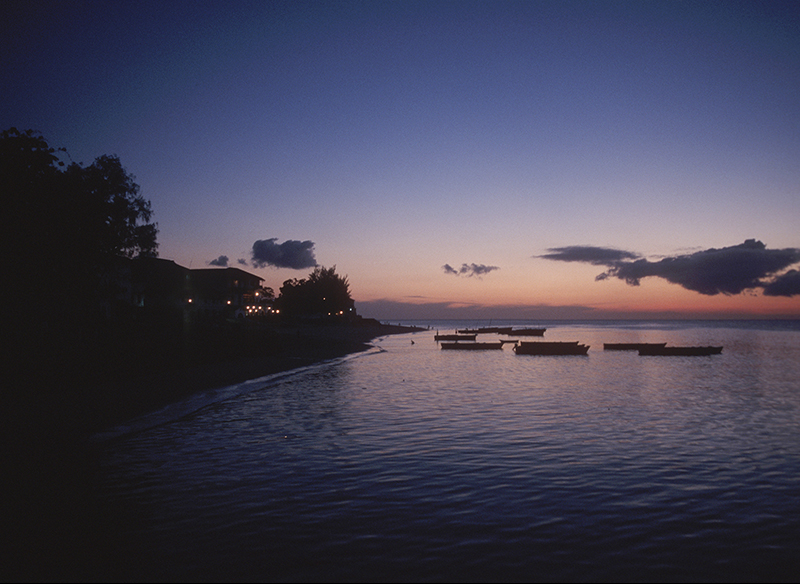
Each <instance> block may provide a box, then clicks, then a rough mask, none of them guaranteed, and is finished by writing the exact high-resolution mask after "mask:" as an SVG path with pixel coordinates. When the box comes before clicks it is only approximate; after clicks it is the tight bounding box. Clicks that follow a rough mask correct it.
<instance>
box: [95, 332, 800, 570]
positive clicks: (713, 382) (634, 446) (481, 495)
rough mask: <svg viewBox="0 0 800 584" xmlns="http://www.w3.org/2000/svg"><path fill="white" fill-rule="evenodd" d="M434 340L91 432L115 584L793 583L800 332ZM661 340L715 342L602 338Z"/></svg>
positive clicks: (397, 345)
mask: <svg viewBox="0 0 800 584" xmlns="http://www.w3.org/2000/svg"><path fill="white" fill-rule="evenodd" d="M532 324H533V325H535V324H537V323H532ZM453 328H455V327H453ZM435 329H436V327H435V326H432V328H431V330H430V331H428V332H422V333H415V334H413V335H400V336H393V337H388V338H384V339H381V340H380V341H379V342H378V343H377V344H378V345H379V346H380V349H381V350H374V351H370V352H368V353H366V354H362V355H360V356H358V357H356V358H351V359H347V360H343V361H341V362H336V363H334V364H327V365H324V366H320V367H316V368H309V369H307V370H304V371H303V372H300V373H299V374H294V375H287V376H277V377H275V378H270V379H267V380H265V381H263V383H260V384H251V385H250V386H247V387H246V388H244V389H243V388H241V387H239V388H238V389H237V390H236V391H231V392H229V393H227V394H225V393H220V394H218V395H217V396H216V397H215V398H214V399H209V400H208V403H207V405H206V406H205V407H203V408H200V409H197V408H193V410H194V411H193V413H191V414H190V415H185V416H182V417H176V418H174V419H172V420H171V421H168V422H165V421H164V420H163V419H161V420H159V425H155V426H154V427H150V428H149V429H145V430H143V431H140V432H138V433H131V434H127V435H124V436H122V437H121V438H118V439H115V440H111V441H108V442H106V443H103V444H101V445H100V446H99V447H98V448H99V452H98V457H99V467H100V472H99V473H98V476H97V480H96V487H97V493H98V496H99V498H100V500H101V501H102V504H103V506H104V509H105V510H107V512H108V514H109V515H108V518H109V522H113V523H114V531H115V533H116V537H117V538H118V542H117V545H118V549H119V550H120V555H119V559H118V561H117V569H118V573H117V574H116V575H117V576H121V577H126V578H133V579H148V578H149V579H153V578H155V579H179V580H189V579H191V580H206V581H210V580H214V581H216V580H226V581H234V580H235V581H240V580H262V581H264V580H267V581H268V580H283V581H286V580H291V581H302V580H310V581H331V580H359V581H376V580H378V581H387V580H389V581H398V580H400V581H406V580H416V581H420V580H425V581H463V580H502V581H510V580H526V581H531V580H547V581H553V580H559V581H587V580H588V581H598V580H615V581H616V580H627V581H630V580H664V579H667V580H690V581H720V580H736V581H741V580H765V579H767V580H775V579H782V578H785V579H787V580H788V579H792V580H794V577H795V576H796V574H797V572H796V568H797V567H798V564H797V560H796V559H795V558H796V557H797V551H798V550H797V542H798V541H800V539H798V536H800V483H798V479H797V477H798V476H800V423H799V422H800V395H798V385H797V380H798V379H800V344H798V340H800V333H798V332H796V331H775V330H754V329H748V328H730V327H718V326H714V327H708V326H702V327H688V328H687V327H683V328H681V327H677V326H673V327H647V326H637V327H627V328H622V327H608V326H605V327H604V326H594V325H591V324H586V325H580V326H577V325H566V324H565V325H559V326H556V327H552V328H549V329H548V331H547V337H548V339H549V340H580V341H581V342H582V343H587V344H589V345H591V349H590V352H589V355H588V357H574V356H570V357H537V356H523V355H520V356H518V355H515V354H514V353H513V351H511V348H510V347H506V348H504V349H503V350H502V351H467V352H461V351H441V350H440V348H439V346H438V345H437V344H436V343H435V342H434V340H433V334H434V331H435ZM448 332H449V331H448ZM412 339H413V340H414V343H413V344H412V343H411V340H412ZM663 341H667V342H669V343H670V344H704V345H706V344H719V345H724V346H725V349H724V351H723V354H722V355H718V356H714V357H703V358H692V357H670V358H658V357H639V356H638V355H637V354H636V353H627V352H622V353H620V352H604V351H602V344H603V342H663Z"/></svg>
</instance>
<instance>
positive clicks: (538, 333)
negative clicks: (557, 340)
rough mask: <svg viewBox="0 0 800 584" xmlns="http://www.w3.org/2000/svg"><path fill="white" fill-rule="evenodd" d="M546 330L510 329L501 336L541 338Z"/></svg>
mask: <svg viewBox="0 0 800 584" xmlns="http://www.w3.org/2000/svg"><path fill="white" fill-rule="evenodd" d="M546 330H547V329H543V328H524V329H511V332H509V333H503V334H506V335H511V336H516V337H543V336H544V331H546Z"/></svg>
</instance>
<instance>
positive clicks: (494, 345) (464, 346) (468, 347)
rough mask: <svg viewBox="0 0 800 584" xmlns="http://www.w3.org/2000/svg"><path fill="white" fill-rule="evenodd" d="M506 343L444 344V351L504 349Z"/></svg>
mask: <svg viewBox="0 0 800 584" xmlns="http://www.w3.org/2000/svg"><path fill="white" fill-rule="evenodd" d="M503 344H504V341H498V342H496V343H459V342H453V343H442V349H451V350H453V349H454V350H460V351H482V350H486V349H502V348H503Z"/></svg>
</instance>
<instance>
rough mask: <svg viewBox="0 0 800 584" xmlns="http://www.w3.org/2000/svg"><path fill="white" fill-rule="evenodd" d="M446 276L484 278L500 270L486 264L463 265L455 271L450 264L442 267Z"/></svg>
mask: <svg viewBox="0 0 800 584" xmlns="http://www.w3.org/2000/svg"><path fill="white" fill-rule="evenodd" d="M442 269H443V270H444V273H445V274H452V275H454V276H468V277H471V276H483V275H485V274H488V273H489V272H493V271H494V270H499V269H500V268H498V267H497V266H487V265H484V264H461V267H460V268H459V269H455V268H454V267H453V266H451V265H450V264H445V265H443V266H442Z"/></svg>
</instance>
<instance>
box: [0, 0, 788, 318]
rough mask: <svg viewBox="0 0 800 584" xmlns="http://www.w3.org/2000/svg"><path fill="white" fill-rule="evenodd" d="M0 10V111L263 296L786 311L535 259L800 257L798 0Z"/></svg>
mask: <svg viewBox="0 0 800 584" xmlns="http://www.w3.org/2000/svg"><path fill="white" fill-rule="evenodd" d="M3 10H4V13H3V14H4V15H5V17H4V18H3V19H2V20H3V23H4V24H3V25H2V26H3V35H2V36H3V41H2V59H0V68H1V69H0V70H1V71H2V83H3V85H2V91H0V125H2V127H3V129H6V128H8V127H11V126H15V127H18V128H20V129H28V128H32V129H35V130H38V131H40V132H41V133H42V134H43V135H44V136H45V137H46V138H47V139H48V140H49V141H50V142H51V144H52V145H53V146H64V147H66V148H67V150H68V151H69V153H70V155H71V157H72V159H73V160H74V161H76V162H83V163H86V164H89V163H91V161H92V160H93V159H94V158H95V157H97V156H99V155H102V154H116V155H118V156H119V157H120V159H121V161H122V163H123V165H124V166H125V167H126V168H127V169H128V171H129V172H131V173H132V174H133V175H135V177H136V181H137V182H138V183H139V184H140V185H141V187H142V194H143V195H144V196H145V197H146V198H148V199H150V200H151V201H152V205H153V210H154V214H155V220H156V221H157V222H158V223H159V228H160V233H159V241H160V243H161V247H160V255H161V256H162V257H166V258H169V259H174V260H175V261H177V262H178V263H180V264H182V265H186V266H190V265H191V266H192V267H205V266H207V265H208V264H209V262H211V261H213V260H217V261H216V262H215V263H223V262H220V261H219V260H220V258H221V257H223V256H224V257H226V258H228V262H229V265H237V266H240V267H245V269H248V270H250V271H253V272H254V273H258V274H259V275H261V276H263V277H265V278H266V280H267V281H266V284H267V285H270V286H273V287H274V288H275V289H276V290H277V288H279V287H280V285H281V283H282V282H283V281H284V280H285V279H288V278H294V277H303V276H305V275H306V274H307V272H308V269H304V268H298V267H297V266H307V265H309V264H312V263H313V262H318V263H319V264H322V265H325V266H331V265H336V266H337V271H338V272H339V273H342V274H347V275H348V277H349V280H350V282H351V284H352V289H353V293H354V297H355V299H356V300H357V306H360V307H368V306H370V302H373V301H375V302H376V303H375V304H374V305H373V306H374V308H375V310H378V308H379V307H381V310H383V307H386V306H405V305H407V304H409V303H411V304H414V303H420V302H423V303H430V304H431V305H436V306H438V305H447V303H451V302H454V303H456V304H457V305H458V306H472V305H476V304H490V305H498V304H504V305H510V306H513V307H519V306H530V307H534V309H535V308H536V307H539V308H541V307H559V306H567V307H572V308H575V309H576V310H585V311H587V313H592V312H593V311H594V312H597V311H606V310H610V311H614V310H617V311H624V310H647V307H648V306H657V307H659V309H662V310H674V311H686V310H689V311H691V310H709V311H714V310H720V311H726V310H727V311H752V312H765V311H778V312H780V313H786V312H789V313H792V312H793V313H796V314H798V313H800V306H799V305H798V302H797V298H796V297H788V298H783V299H777V300H776V299H774V298H767V297H763V296H760V295H757V297H753V296H752V295H750V296H747V295H741V294H737V295H719V296H717V297H715V298H713V299H711V298H710V299H707V298H703V297H701V296H702V295H698V294H697V293H696V292H694V291H691V290H687V289H685V288H683V287H681V286H679V285H675V284H674V283H670V282H669V281H667V280H665V279H663V278H658V277H657V276H656V277H654V278H646V279H644V280H642V282H641V285H640V286H636V287H632V286H628V285H626V284H625V283H624V282H622V281H598V282H596V281H595V280H594V278H595V276H596V275H597V274H596V272H597V270H596V269H593V268H592V267H591V265H588V264H584V263H580V262H553V261H549V260H547V259H545V257H544V256H547V250H549V249H567V248H572V247H574V246H588V247H597V248H601V249H608V248H613V249H618V250H624V251H629V252H631V253H635V254H638V255H639V256H641V257H646V258H649V259H650V260H651V261H652V262H656V261H658V260H659V259H660V258H664V257H671V256H677V255H681V254H683V255H686V254H691V253H695V252H698V251H703V250H707V249H711V248H727V247H732V246H737V245H740V244H742V242H744V241H745V240H748V239H752V238H755V239H757V240H759V241H762V242H763V243H764V244H765V245H766V246H767V248H769V249H776V248H780V249H786V248H794V247H796V246H800V240H798V236H797V233H798V229H797V225H798V224H800V204H799V203H798V201H800V164H799V163H798V161H800V99H798V97H797V95H798V90H797V88H798V87H800V3H798V2H675V1H672V2H601V1H593V2H588V1H585V2H566V1H559V2H536V1H531V2H435V1H430V2H403V1H395V2H236V1H231V2H172V1H168V2H73V3H66V2H64V3H61V2H46V3H42V2H32V3H26V4H25V5H24V6H20V7H18V8H12V9H8V8H6V9H3ZM264 242H271V243H269V244H265V243H264ZM256 243H259V245H258V246H255V247H254V245H255V244H256ZM265 245H266V248H265ZM270 246H271V247H270ZM279 246H283V247H279ZM254 249H260V250H264V249H267V250H268V253H270V254H271V253H272V252H276V251H278V250H279V249H280V250H283V251H284V255H283V256H281V255H280V254H278V255H268V256H267V257H286V256H285V252H286V250H299V252H298V253H303V254H305V256H304V257H303V258H302V259H301V260H300V261H299V262H298V261H297V260H294V263H286V264H285V265H277V264H270V263H269V262H267V261H265V260H264V259H263V258H262V257H258V256H256V257H254V256H253V251H254ZM463 265H466V266H473V265H474V266H476V270H477V271H472V272H469V273H462V274H461V275H459V274H458V273H456V274H453V273H449V272H448V271H447V270H446V269H444V266H454V267H455V269H454V270H453V271H454V272H459V268H460V267H461V266H463ZM464 274H466V277H465V276H464ZM612 280H613V279H612ZM378 300H383V301H385V302H382V303H381V304H380V305H379V304H378V303H377V301H378ZM532 310H533V309H532ZM362 312H364V310H362ZM378 316H384V314H379V315H378Z"/></svg>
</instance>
